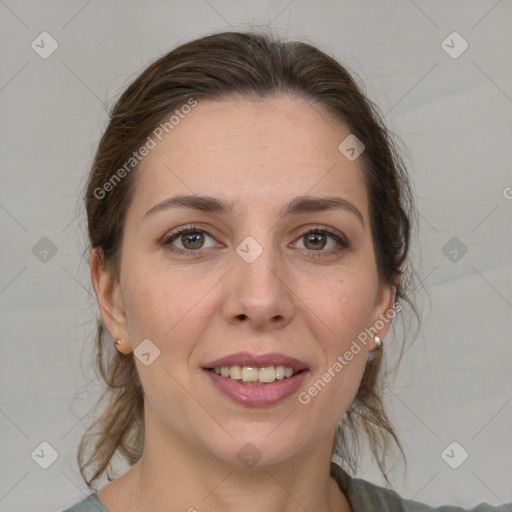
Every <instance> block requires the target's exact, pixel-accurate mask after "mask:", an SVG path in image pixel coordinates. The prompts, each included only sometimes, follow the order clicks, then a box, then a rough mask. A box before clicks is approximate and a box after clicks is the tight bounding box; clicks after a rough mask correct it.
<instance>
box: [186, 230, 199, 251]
mask: <svg viewBox="0 0 512 512" xmlns="http://www.w3.org/2000/svg"><path fill="white" fill-rule="evenodd" d="M189 242H191V244H192V245H191V246H188V248H189V249H199V248H200V247H201V245H202V244H203V234H202V233H188V234H186V235H185V238H184V243H183V245H184V246H185V247H187V244H188V243H189Z"/></svg>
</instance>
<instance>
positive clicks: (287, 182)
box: [135, 96, 366, 213]
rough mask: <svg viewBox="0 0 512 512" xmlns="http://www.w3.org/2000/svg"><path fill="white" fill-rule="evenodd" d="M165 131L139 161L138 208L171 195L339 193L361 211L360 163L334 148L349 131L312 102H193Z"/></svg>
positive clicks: (250, 197) (235, 197)
mask: <svg viewBox="0 0 512 512" xmlns="http://www.w3.org/2000/svg"><path fill="white" fill-rule="evenodd" d="M168 131H169V133H165V132H164V134H163V136H162V137H161V141H159V140H157V139H155V142H156V146H155V147H154V149H152V150H151V151H150V152H149V154H148V155H147V156H146V157H145V158H144V159H143V161H142V162H141V164H139V168H138V170H137V178H136V181H137V186H136V194H135V199H136V201H137V202H138V203H140V204H141V207H144V206H147V207H149V206H151V205H152V204H154V203H156V202H158V201H160V200H162V199H165V198H166V197H168V196H169V195H171V194H176V193H187V194H191V193H192V194H194V193H197V194H205V193H207V194H208V195H212V196H217V197H221V198H225V199H227V200H231V201H233V202H234V203H235V206H236V204H237V203H239V202H249V203H252V204H255V203H257V202H260V203H261V204H263V203H267V204H268V202H269V200H270V199H273V200H274V202H276V201H277V202H279V203H280V202H281V200H282V202H284V201H285V200H286V198H288V197H291V196H297V195H307V194H309V195H325V194H327V195H331V196H332V195H333V194H339V195H342V196H350V199H351V200H352V201H353V202H356V203H359V207H360V208H361V209H362V210H366V206H365V202H366V191H365V187H364V181H363V175H362V161H361V160H362V159H357V160H355V161H349V160H348V159H347V158H346V157H345V156H344V155H343V154H342V153H341V152H340V151H339V150H338V146H339V144H340V143H341V142H342V141H343V140H344V139H345V138H346V137H347V136H348V135H349V134H350V130H349V129H348V127H347V126H346V125H345V124H344V123H342V122H341V121H340V120H337V119H336V118H334V117H333V116H332V115H331V114H330V113H328V112H327V111H326V110H325V108H324V107H322V106H320V105H318V104H312V103H309V102H307V101H305V100H303V99H299V98H295V97H290V96H281V97H269V98H266V99H262V100H257V101H256V100H251V99H246V98H231V99H225V100H219V101H213V100H199V101H198V103H197V106H195V107H194V108H193V109H191V111H190V113H188V114H187V115H184V116H183V117H182V118H180V119H179V122H178V123H177V124H174V125H173V126H172V129H169V130H168ZM363 213H364V212H363Z"/></svg>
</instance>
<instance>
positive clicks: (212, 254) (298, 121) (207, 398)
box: [104, 96, 393, 465]
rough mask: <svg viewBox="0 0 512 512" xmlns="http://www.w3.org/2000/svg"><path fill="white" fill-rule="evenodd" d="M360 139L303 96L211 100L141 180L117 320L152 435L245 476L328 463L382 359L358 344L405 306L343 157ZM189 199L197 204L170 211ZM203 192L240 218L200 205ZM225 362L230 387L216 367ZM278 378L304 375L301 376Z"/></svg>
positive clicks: (150, 162)
mask: <svg viewBox="0 0 512 512" xmlns="http://www.w3.org/2000/svg"><path fill="white" fill-rule="evenodd" d="M349 134H350V132H349V130H348V129H347V128H346V127H345V126H343V125H342V124H340V122H339V121H336V120H335V119H333V118H332V117H331V116H329V114H328V113H327V112H326V111H325V110H323V109H322V108H321V107H319V106H318V105H317V106H314V108H313V106H312V105H310V104H308V103H307V102H305V101H303V100H300V99H297V98H291V97H289V96H282V97H279V98H277V97H273V98H271V99H267V100H261V101H258V102H253V101H251V100H248V99H230V100H223V101H206V100H205V101H199V102H198V104H197V106H196V107H195V108H193V109H192V111H191V113H190V114H188V115H187V116H185V117H184V118H183V119H181V120H180V122H179V124H177V125H175V126H174V128H173V129H172V131H170V132H169V133H168V134H166V135H165V137H163V138H162V140H161V141H160V142H158V141H157V142H158V143H157V145H156V147H155V148H154V149H152V150H151V151H150V153H149V155H148V156H146V157H145V158H144V160H143V161H142V163H141V164H140V166H139V168H138V169H137V171H134V172H137V176H136V189H135V194H134V196H133V200H132V203H131V204H130V207H129V209H128V212H127V217H126V223H125V227H124V239H123V245H122V255H121V268H120V278H119V281H116V282H115V284H114V292H113V294H112V297H113V300H114V309H113V310H112V311H111V313H112V315H113V317H114V318H116V320H117V322H118V323H115V322H114V321H113V320H112V319H109V318H107V316H108V315H104V317H105V321H106V322H107V327H108V328H109V331H110V332H111V334H112V335H113V336H114V337H120V338H121V339H122V340H123V346H124V347H128V350H130V349H131V350H135V353H136V355H137V358H136V363H137V368H138V371H139V374H140V378H141V381H142V384H143V388H144V392H145V412H146V428H147V433H148V435H149V433H151V432H152V433H153V434H155V435H157V434H156V432H159V433H160V434H159V435H160V437H161V438H163V437H165V438H166V439H167V442H169V441H170V440H174V441H176V442H179V443H181V446H190V447H194V450H198V451H199V453H203V454H213V456H215V457H216V458H217V459H220V460H222V461H224V462H227V463H229V464H237V465H241V464H246V460H247V459H244V457H243V455H249V456H253V459H254V458H259V457H261V460H260V461H258V464H274V463H278V462H279V461H285V460H287V459H290V457H292V456H298V455H301V454H303V455H306V454H307V453H312V452H313V450H318V449H319V446H323V447H324V448H326V447H327V448H328V449H329V451H330V448H331V444H332V435H333V432H334V428H335V425H336V423H337V422H338V420H339V419H340V417H341V416H342V414H343V413H344V412H345V410H346V409H347V408H348V407H349V405H350V403H351V402H352V400H353V398H354V396H355V394H356V392H357V389H358V386H359V383H360V381H361V378H362V374H363V371H364V368H365V365H366V362H367V357H368V351H369V350H372V349H374V342H373V337H369V338H368V342H367V344H364V343H362V342H361V341H358V335H359V336H360V335H361V333H362V332H363V331H364V330H365V328H370V327H373V326H374V325H375V323H376V321H377V320H378V319H379V317H380V316H381V315H382V314H383V313H385V312H386V311H387V310H388V309H389V308H390V307H391V306H392V304H393V289H392V288H391V287H390V286H387V285H380V284H379V280H378V276H377V268H376V261H375V256H374V249H373V246H372V237H371V230H370V219H369V214H368V197H367V194H366V190H365V185H364V182H363V174H362V167H361V166H362V158H357V159H356V160H354V161H350V160H349V159H347V158H346V157H345V156H344V155H343V154H342V153H341V152H340V150H339V149H338V146H339V145H340V143H341V142H342V141H343V140H344V139H345V138H346V137H347V136H348V135H349ZM177 196H189V199H188V200H187V201H181V203H175V204H170V203H167V205H166V201H169V199H171V198H176V197H177ZM203 196H208V198H211V200H212V201H213V200H215V201H216V203H215V204H222V205H227V209H226V210H223V209H220V208H217V207H211V208H206V207H205V208H198V206H201V205H203V206H205V205H206V204H207V202H206V201H202V202H201V201H200V200H199V199H200V198H201V197H203ZM305 196H307V199H310V200H311V201H309V202H302V203H301V202H300V200H301V199H304V197H305ZM327 198H329V199H336V200H337V201H338V203H337V204H335V201H331V202H330V203H329V202H325V199H327ZM314 199H316V201H314ZM187 204H188V206H186V205H187ZM194 205H195V207H194ZM182 228H190V230H189V232H188V234H187V233H185V234H183V233H181V234H179V235H176V236H173V235H175V233H176V230H179V229H182ZM325 230H327V231H325ZM387 327H388V325H386V326H385V327H384V328H383V329H381V330H380V331H379V334H380V336H381V337H383V336H384V335H385V332H386V330H387ZM363 337H364V336H363ZM363 337H361V336H360V337H359V340H361V339H362V338H363ZM143 340H151V341H146V342H145V344H144V345H140V344H141V342H142V341H143ZM354 341H356V345H354V343H353V342H354ZM139 345H140V347H139V349H138V350H137V347H138V346H139ZM351 347H352V348H351ZM355 347H359V351H358V350H357V349H356V348H355ZM124 350H126V349H124ZM158 350H159V351H160V352H159V355H158ZM347 351H348V352H351V354H352V357H350V355H347ZM141 353H142V354H143V355H141ZM240 353H245V355H244V354H242V355H240ZM233 354H235V355H236V354H238V355H239V356H238V357H236V356H233V357H231V356H232V355H233ZM276 354H277V355H276ZM260 356H261V358H260V359H257V358H258V357H260ZM265 356H268V357H265ZM221 358H222V359H225V358H227V359H226V360H225V361H224V362H220V363H215V365H214V366H215V367H217V368H218V369H219V368H220V367H221V366H226V367H233V368H229V369H228V370H227V371H226V370H224V376H223V374H221V375H218V374H217V373H216V372H215V371H211V370H209V369H208V368H211V367H212V365H211V363H212V362H214V361H216V360H219V359H221ZM286 358H293V359H294V360H297V361H293V362H292V361H291V359H290V360H289V361H287V359H286ZM336 361H338V365H336ZM342 361H343V362H342ZM244 363H246V364H244ZM237 366H241V367H243V366H248V367H249V368H252V369H244V368H239V370H237V368H236V367H237ZM279 366H285V367H291V368H293V369H294V370H300V369H302V370H303V371H302V372H300V373H298V374H297V375H296V376H293V377H290V378H289V380H288V379H287V378H281V377H282V373H283V369H281V368H279ZM340 366H341V369H340ZM259 367H268V368H267V369H266V370H263V371H262V372H260V371H259V369H258V368H259ZM285 371H286V370H285ZM238 372H240V374H243V376H244V379H246V380H250V379H252V378H261V379H263V380H272V379H275V380H274V382H272V383H266V384H260V385H258V384H252V385H251V384H245V383H243V382H241V380H240V379H239V377H240V374H239V373H238ZM228 374H230V375H231V376H232V377H233V378H231V377H230V376H225V375H228ZM255 376H256V377H255ZM237 377H238V378H237ZM329 377H330V378H329ZM319 381H320V382H319ZM315 383H316V388H314V389H316V392H315V390H314V389H313V391H311V388H312V387H314V386H315ZM308 390H309V391H308ZM184 443H185V444H184ZM247 443H252V444H251V445H248V444H247ZM246 465H247V464H246Z"/></svg>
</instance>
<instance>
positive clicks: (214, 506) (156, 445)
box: [99, 430, 351, 512]
mask: <svg viewBox="0 0 512 512" xmlns="http://www.w3.org/2000/svg"><path fill="white" fill-rule="evenodd" d="M158 434H161V433H157V432H152V431H148V430H146V437H145V445H144V456H143V457H142V459H141V460H140V461H139V462H138V463H137V464H136V465H135V466H133V467H132V468H131V469H130V470H129V471H128V472H127V473H125V475H123V476H122V477H121V478H120V479H118V480H119V484H121V480H123V482H122V484H123V485H121V487H119V489H121V488H122V489H123V491H122V492H119V493H118V500H116V501H115V502H113V501H111V502H110V504H109V503H108V502H106V501H104V503H105V505H106V506H107V507H109V506H110V507H111V510H112V512H117V510H126V511H131V510H133V511H135V510H137V511H138V512H146V511H151V512H164V511H165V512H167V511H168V510H169V505H170V504H172V509H173V510H184V511H189V512H194V511H196V512H197V511H199V510H205V509H207V510H209V511H212V512H216V511H222V512H231V511H235V510H236V511H237V512H238V511H239V510H240V506H243V509H244V511H246V512H253V511H261V510H265V511H267V512H274V511H275V512H278V511H279V512H288V511H290V512H291V511H294V512H295V511H297V510H308V511H311V512H313V511H320V510H321V511H333V512H334V511H336V512H350V510H351V509H350V505H349V503H348V501H347V499H346V498H345V496H344V494H343V493H342V491H341V490H340V488H339V487H338V485H337V483H336V482H335V480H334V479H333V478H332V477H331V476H330V464H331V446H332V444H331V442H330V440H329V441H328V442H327V443H324V444H323V445H322V446H316V447H315V449H311V450H309V452H308V453H305V454H301V456H298V455H296V456H294V457H293V458H291V459H289V460H287V461H285V462H283V463H280V464H275V465H260V466H258V465H256V466H254V467H252V468H246V467H243V466H233V465H230V464H226V463H224V462H222V461H220V460H219V459H218V458H216V457H214V456H212V455H211V454H205V453H204V451H202V450H199V449H198V448H197V447H194V446H190V445H189V444H187V443H185V442H183V440H182V439H180V440H178V439H172V438H171V439H169V437H168V436H167V437H165V442H161V440H162V439H163V438H162V437H161V436H160V435H158ZM155 440H160V442H154V441H155ZM114 482H115V481H114ZM114 482H113V483H114ZM99 495H100V499H103V498H102V496H101V492H100V493H99ZM117 507H119V508H117Z"/></svg>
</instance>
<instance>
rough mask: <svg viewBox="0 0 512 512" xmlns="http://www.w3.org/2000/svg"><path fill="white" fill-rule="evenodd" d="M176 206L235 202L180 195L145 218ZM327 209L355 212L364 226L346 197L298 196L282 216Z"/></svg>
mask: <svg viewBox="0 0 512 512" xmlns="http://www.w3.org/2000/svg"><path fill="white" fill-rule="evenodd" d="M176 208H188V209H191V210H196V211H200V212H205V213H218V214H220V213H224V214H225V213H232V212H233V203H232V202H231V203H228V202H225V201H222V200H220V199H217V198H215V197H211V196H197V195H178V196H174V197H169V198H167V199H164V200H163V201H162V202H160V203H158V204H156V205H155V206H153V207H152V208H150V209H149V210H148V211H147V212H146V213H145V214H144V219H145V218H147V217H148V216H150V215H154V214H155V213H157V212H162V211H167V210H172V209H176ZM327 210H345V211H348V212H351V213H353V214H354V215H355V216H356V217H357V219H358V220H359V222H360V223H361V225H362V226H363V227H364V225H365V224H364V218H363V215H362V214H361V212H360V211H359V210H358V209H357V208H356V207H355V206H354V205H353V204H352V203H351V202H350V201H347V200H346V199H342V198H341V197H314V196H298V197H296V198H294V199H292V200H291V201H290V202H289V203H288V204H286V205H285V206H284V207H283V208H281V211H280V218H283V217H288V216H291V215H299V214H301V213H314V212H322V211H327Z"/></svg>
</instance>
